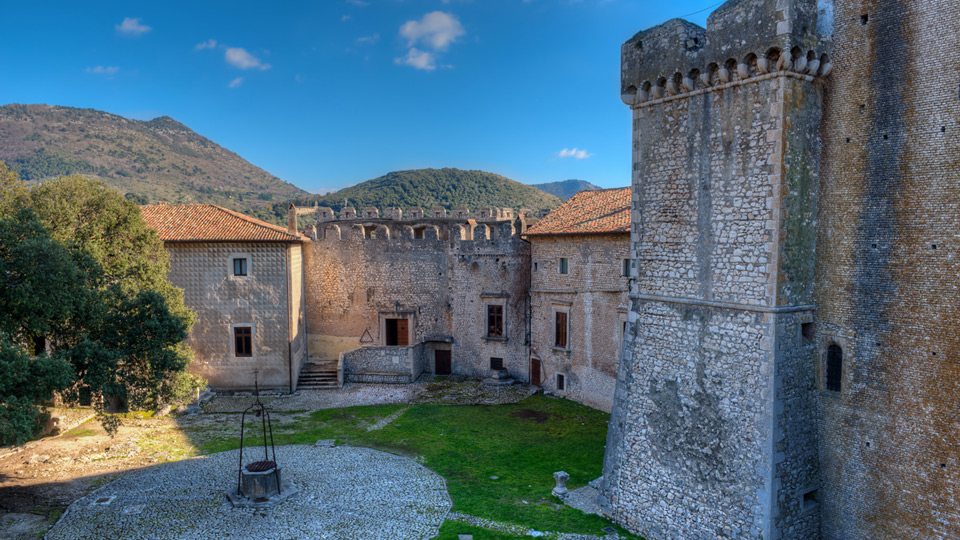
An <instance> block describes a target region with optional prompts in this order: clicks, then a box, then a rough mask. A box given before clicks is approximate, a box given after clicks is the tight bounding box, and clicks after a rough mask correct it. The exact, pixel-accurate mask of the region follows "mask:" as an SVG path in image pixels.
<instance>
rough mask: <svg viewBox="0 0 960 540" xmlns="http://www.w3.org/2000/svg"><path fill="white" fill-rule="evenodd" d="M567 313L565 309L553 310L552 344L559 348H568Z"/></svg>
mask: <svg viewBox="0 0 960 540" xmlns="http://www.w3.org/2000/svg"><path fill="white" fill-rule="evenodd" d="M569 323H570V321H569V313H567V312H566V311H554V312H553V346H554V347H557V348H559V349H566V348H568V345H567V344H568V338H569V336H568V333H569V330H570V327H569Z"/></svg>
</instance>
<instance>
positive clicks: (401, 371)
mask: <svg viewBox="0 0 960 540" xmlns="http://www.w3.org/2000/svg"><path fill="white" fill-rule="evenodd" d="M422 356H423V346H422V345H416V346H413V347H361V348H359V349H353V350H352V351H346V352H343V353H341V354H340V359H341V360H340V361H341V364H342V366H343V377H344V380H345V381H346V382H360V383H394V384H405V383H411V382H413V381H415V380H417V379H418V378H419V377H420V374H422V373H423V359H422Z"/></svg>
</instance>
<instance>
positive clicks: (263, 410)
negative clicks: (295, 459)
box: [237, 375, 282, 495]
mask: <svg viewBox="0 0 960 540" xmlns="http://www.w3.org/2000/svg"><path fill="white" fill-rule="evenodd" d="M253 385H254V395H256V400H255V401H254V402H253V404H252V405H250V406H249V407H247V408H246V409H244V411H243V414H242V415H241V416H240V466H239V468H238V470H237V494H238V495H243V491H242V489H241V487H242V486H243V434H244V430H245V428H246V424H247V413H249V412H251V411H252V412H253V414H254V415H255V416H256V417H259V418H260V421H261V426H262V429H263V461H264V462H267V461H270V453H269V452H268V449H267V435H268V434H269V435H270V448H269V449H270V451H272V453H273V474H274V475H275V477H276V479H277V494H278V495H279V494H280V493H281V491H282V488H281V487H280V464H279V463H277V448H276V446H275V445H274V444H273V423H272V422H271V421H270V411H268V410H267V407H266V406H265V405H264V404H263V402H261V401H260V384H259V382H258V381H257V378H256V375H254V382H253ZM254 463H257V462H254ZM250 472H257V471H250Z"/></svg>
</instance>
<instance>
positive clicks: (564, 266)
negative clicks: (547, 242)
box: [558, 257, 570, 274]
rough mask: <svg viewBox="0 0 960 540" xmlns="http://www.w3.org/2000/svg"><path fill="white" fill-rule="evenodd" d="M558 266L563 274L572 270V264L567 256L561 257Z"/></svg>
mask: <svg viewBox="0 0 960 540" xmlns="http://www.w3.org/2000/svg"><path fill="white" fill-rule="evenodd" d="M558 268H559V270H560V273H561V274H566V273H568V272H570V264H569V262H568V261H567V258H566V257H560V264H559V265H558Z"/></svg>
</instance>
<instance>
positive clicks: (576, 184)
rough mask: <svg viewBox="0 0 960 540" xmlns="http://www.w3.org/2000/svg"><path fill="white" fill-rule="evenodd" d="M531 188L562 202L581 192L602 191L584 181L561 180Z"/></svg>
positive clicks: (598, 187) (534, 185)
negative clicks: (544, 192)
mask: <svg viewBox="0 0 960 540" xmlns="http://www.w3.org/2000/svg"><path fill="white" fill-rule="evenodd" d="M531 186H533V187H535V188H537V189H539V190H541V191H546V192H547V193H550V194H552V195H556V196H557V197H560V198H561V199H563V200H567V199H569V198H570V197H573V196H574V195H576V194H577V193H580V192H581V191H595V190H598V189H603V188H602V187H600V186H597V185H594V184H591V183H590V182H587V181H586V180H561V181H559V182H547V183H546V184H531Z"/></svg>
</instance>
